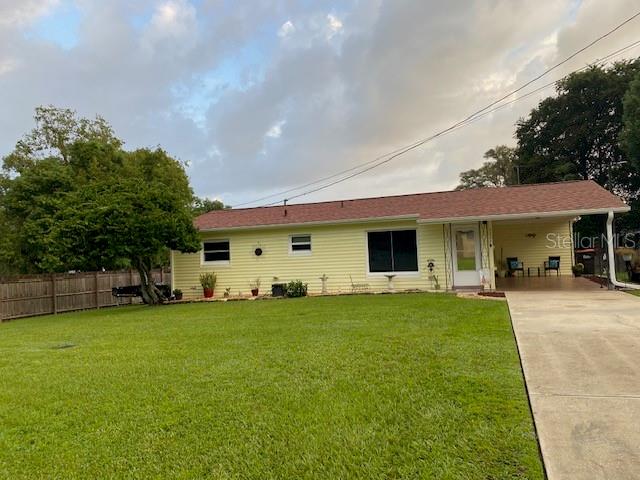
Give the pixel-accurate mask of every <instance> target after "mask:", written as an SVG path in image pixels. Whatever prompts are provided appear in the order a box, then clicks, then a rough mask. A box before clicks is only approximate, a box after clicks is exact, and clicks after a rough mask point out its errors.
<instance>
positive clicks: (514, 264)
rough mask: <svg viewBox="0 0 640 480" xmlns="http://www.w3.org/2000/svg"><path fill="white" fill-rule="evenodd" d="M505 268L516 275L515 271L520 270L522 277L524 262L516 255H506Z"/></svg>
mask: <svg viewBox="0 0 640 480" xmlns="http://www.w3.org/2000/svg"><path fill="white" fill-rule="evenodd" d="M507 269H508V270H509V273H510V274H512V275H516V274H517V272H522V276H523V277H524V263H523V262H519V261H518V257H507Z"/></svg>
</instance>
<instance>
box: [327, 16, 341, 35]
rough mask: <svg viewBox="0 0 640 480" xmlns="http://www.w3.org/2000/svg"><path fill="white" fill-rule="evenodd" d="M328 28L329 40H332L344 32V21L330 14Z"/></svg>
mask: <svg viewBox="0 0 640 480" xmlns="http://www.w3.org/2000/svg"><path fill="white" fill-rule="evenodd" d="M327 27H328V30H329V31H328V33H327V38H329V39H330V38H331V37H333V36H334V35H336V34H337V33H339V32H340V31H341V30H342V28H343V25H342V21H341V20H340V19H339V18H338V17H336V16H335V15H332V14H329V15H327Z"/></svg>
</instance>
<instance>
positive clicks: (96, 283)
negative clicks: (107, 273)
mask: <svg viewBox="0 0 640 480" xmlns="http://www.w3.org/2000/svg"><path fill="white" fill-rule="evenodd" d="M95 278H96V282H95V285H96V310H97V309H99V308H100V272H98V271H96V275H95Z"/></svg>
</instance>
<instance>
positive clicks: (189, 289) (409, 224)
mask: <svg viewBox="0 0 640 480" xmlns="http://www.w3.org/2000/svg"><path fill="white" fill-rule="evenodd" d="M404 228H406V229H411V228H415V229H417V232H418V237H417V238H418V263H419V269H420V272H419V273H417V274H407V275H398V276H397V277H396V278H395V279H394V281H393V283H394V287H395V289H396V290H404V289H413V288H417V289H425V290H427V289H432V282H431V280H430V279H429V272H428V270H427V263H428V260H429V259H434V260H435V264H436V270H435V272H434V273H435V274H436V275H437V276H438V279H439V281H440V284H441V289H444V288H445V285H444V283H445V273H444V249H443V234H442V225H417V223H416V222H415V221H402V222H384V223H366V224H344V225H330V226H329V225H328V226H314V227H291V228H262V229H253V230H235V231H228V232H219V233H218V232H217V233H215V234H212V233H204V234H203V235H202V238H203V239H204V240H209V239H225V240H226V239H228V240H229V241H230V249H231V262H230V264H229V265H227V266H210V265H202V264H201V252H200V253H196V254H182V253H179V252H172V260H173V262H172V263H173V265H172V266H173V282H174V283H173V288H179V289H181V290H182V291H183V293H184V296H185V298H199V297H202V288H201V287H200V282H199V276H200V273H201V272H208V271H214V272H215V273H216V275H217V277H218V282H217V285H216V288H215V296H222V294H223V292H224V289H225V288H227V287H230V288H231V293H232V294H233V295H237V294H238V292H241V293H242V294H244V295H248V294H249V292H250V285H249V284H250V282H251V281H253V280H255V279H256V278H260V281H261V287H260V293H269V292H270V291H271V284H272V283H274V277H277V282H278V283H280V282H288V281H291V280H297V279H299V280H302V281H303V282H305V283H308V284H309V293H320V292H321V288H322V282H321V281H320V277H321V276H322V275H323V274H325V275H327V276H328V277H329V279H328V281H327V289H328V291H329V292H349V291H351V281H350V279H349V275H351V276H352V277H353V281H354V282H355V283H368V284H369V285H370V289H371V291H383V290H386V288H387V279H386V278H385V277H384V276H381V275H367V250H366V232H367V231H369V230H384V229H404ZM298 234H310V235H311V243H312V253H311V255H304V256H303V255H290V254H289V236H290V235H298ZM257 247H260V248H262V250H263V254H262V255H261V256H260V257H257V256H255V254H254V250H255V249H256V248H257Z"/></svg>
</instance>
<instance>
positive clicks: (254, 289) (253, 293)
mask: <svg viewBox="0 0 640 480" xmlns="http://www.w3.org/2000/svg"><path fill="white" fill-rule="evenodd" d="M258 291H259V290H258V289H257V288H252V289H251V295H253V296H254V297H257V296H258Z"/></svg>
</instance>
